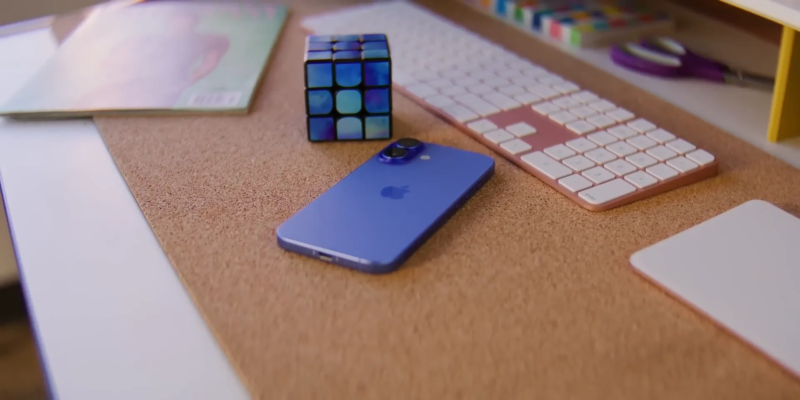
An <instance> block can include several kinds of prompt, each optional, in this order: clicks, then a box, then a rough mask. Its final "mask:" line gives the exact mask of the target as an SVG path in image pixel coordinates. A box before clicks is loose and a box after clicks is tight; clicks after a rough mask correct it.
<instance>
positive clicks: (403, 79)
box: [392, 69, 416, 86]
mask: <svg viewBox="0 0 800 400" xmlns="http://www.w3.org/2000/svg"><path fill="white" fill-rule="evenodd" d="M415 81H416V80H415V79H414V77H412V76H411V75H409V74H407V73H405V72H403V71H399V70H396V69H395V70H393V71H392V82H394V83H396V84H398V85H400V86H406V85H408V84H410V83H413V82H415Z"/></svg>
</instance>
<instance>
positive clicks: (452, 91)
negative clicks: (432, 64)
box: [439, 86, 467, 97]
mask: <svg viewBox="0 0 800 400" xmlns="http://www.w3.org/2000/svg"><path fill="white" fill-rule="evenodd" d="M439 92H441V93H442V94H443V95H446V96H451V97H452V96H457V95H459V94H464V93H467V89H464V88H463V87H461V86H450V87H446V88H442V89H439Z"/></svg>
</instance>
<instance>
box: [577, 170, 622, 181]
mask: <svg viewBox="0 0 800 400" xmlns="http://www.w3.org/2000/svg"><path fill="white" fill-rule="evenodd" d="M582 175H583V176H585V177H587V178H589V179H591V181H592V182H594V183H603V182H608V181H610V180H612V179H614V177H615V176H614V174H612V173H611V172H610V171H609V170H607V169H605V168H603V167H594V168H592V169H587V170H586V171H583V173H582Z"/></svg>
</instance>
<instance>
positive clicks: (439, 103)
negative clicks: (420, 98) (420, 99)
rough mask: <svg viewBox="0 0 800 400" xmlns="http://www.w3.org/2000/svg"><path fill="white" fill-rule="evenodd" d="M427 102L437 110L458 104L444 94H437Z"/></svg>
mask: <svg viewBox="0 0 800 400" xmlns="http://www.w3.org/2000/svg"><path fill="white" fill-rule="evenodd" d="M425 101H426V102H428V104H430V105H432V106H434V107H436V108H443V107H447V106H451V105H453V104H456V102H455V101H453V99H451V98H449V97H447V96H445V95H443V94H437V95H435V96H429V97H426V98H425Z"/></svg>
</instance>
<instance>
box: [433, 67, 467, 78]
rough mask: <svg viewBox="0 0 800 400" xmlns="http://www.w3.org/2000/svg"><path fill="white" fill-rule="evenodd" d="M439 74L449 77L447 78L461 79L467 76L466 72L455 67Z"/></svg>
mask: <svg viewBox="0 0 800 400" xmlns="http://www.w3.org/2000/svg"><path fill="white" fill-rule="evenodd" d="M439 75H441V76H442V77H443V78H447V79H461V78H466V77H467V74H465V73H463V72H461V71H457V70H454V69H453V70H449V71H444V72H442V73H440V74H439Z"/></svg>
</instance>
